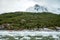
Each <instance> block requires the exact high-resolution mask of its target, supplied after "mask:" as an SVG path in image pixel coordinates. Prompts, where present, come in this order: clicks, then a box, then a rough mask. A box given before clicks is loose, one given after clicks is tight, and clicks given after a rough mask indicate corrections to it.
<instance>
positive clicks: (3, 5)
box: [0, 0, 60, 13]
mask: <svg viewBox="0 0 60 40" xmlns="http://www.w3.org/2000/svg"><path fill="white" fill-rule="evenodd" d="M35 4H39V5H43V6H48V7H55V8H58V7H60V0H0V13H4V12H12V11H25V10H26V9H27V8H29V7H31V6H34V5H35Z"/></svg>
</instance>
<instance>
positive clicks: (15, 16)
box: [0, 12, 60, 30]
mask: <svg viewBox="0 0 60 40" xmlns="http://www.w3.org/2000/svg"><path fill="white" fill-rule="evenodd" d="M7 24H10V25H9V26H8V25H7ZM0 25H3V26H4V29H11V30H12V29H13V30H22V29H29V30H30V29H34V28H38V29H39V28H50V29H55V28H56V26H57V27H60V14H59V15H58V14H53V13H49V12H42V13H30V12H11V13H4V14H0Z"/></svg>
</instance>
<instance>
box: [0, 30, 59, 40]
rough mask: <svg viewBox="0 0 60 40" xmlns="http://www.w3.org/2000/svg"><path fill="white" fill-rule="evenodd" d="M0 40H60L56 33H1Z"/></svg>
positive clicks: (26, 31)
mask: <svg viewBox="0 0 60 40" xmlns="http://www.w3.org/2000/svg"><path fill="white" fill-rule="evenodd" d="M0 40H60V32H56V31H49V32H47V31H28V30H23V31H0Z"/></svg>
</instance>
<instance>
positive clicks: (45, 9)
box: [26, 4, 60, 14]
mask: <svg viewBox="0 0 60 40" xmlns="http://www.w3.org/2000/svg"><path fill="white" fill-rule="evenodd" d="M26 11H27V12H52V13H57V14H59V13H60V8H51V7H45V6H40V5H38V4H35V5H34V6H33V7H29V8H27V9H26Z"/></svg>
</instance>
